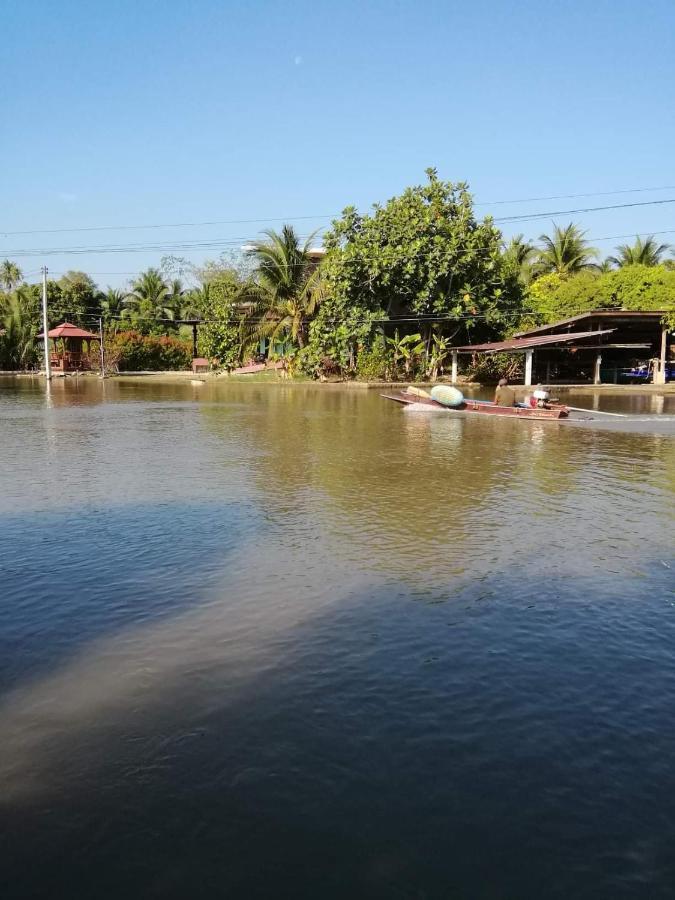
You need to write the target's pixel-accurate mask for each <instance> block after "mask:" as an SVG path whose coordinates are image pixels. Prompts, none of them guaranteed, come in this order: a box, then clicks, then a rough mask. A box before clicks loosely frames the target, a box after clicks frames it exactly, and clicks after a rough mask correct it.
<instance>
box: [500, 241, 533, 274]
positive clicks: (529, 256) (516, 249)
mask: <svg viewBox="0 0 675 900" xmlns="http://www.w3.org/2000/svg"><path fill="white" fill-rule="evenodd" d="M536 254H537V250H536V248H535V247H534V246H533V245H532V244H531V243H530V242H529V241H526V240H525V239H524V238H523V235H522V234H517V235H515V236H514V237H512V238H511V240H510V241H509V243H508V244H507V245H506V249H505V250H504V255H503V267H504V273H505V274H508V275H509V276H511V277H512V278H515V279H516V280H517V281H518V282H519V283H520V284H521V285H528V284H529V283H530V281H531V280H532V276H533V260H534V258H535V257H536Z"/></svg>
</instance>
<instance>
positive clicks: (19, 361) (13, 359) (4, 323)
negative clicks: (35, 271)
mask: <svg viewBox="0 0 675 900" xmlns="http://www.w3.org/2000/svg"><path fill="white" fill-rule="evenodd" d="M23 288H25V285H24V286H23ZM23 288H19V289H18V290H16V291H14V292H13V293H11V294H7V295H6V296H5V297H3V298H2V301H0V329H1V330H2V331H3V332H4V334H2V337H1V338H0V358H2V364H3V365H4V366H7V367H8V368H11V369H23V368H25V367H26V366H27V364H28V363H30V362H31V361H32V360H33V359H34V357H35V353H36V347H35V336H36V334H37V330H38V329H37V326H36V324H35V319H34V317H31V316H30V314H29V309H30V302H31V299H32V298H31V297H30V296H28V294H27V292H25V291H24V289H23Z"/></svg>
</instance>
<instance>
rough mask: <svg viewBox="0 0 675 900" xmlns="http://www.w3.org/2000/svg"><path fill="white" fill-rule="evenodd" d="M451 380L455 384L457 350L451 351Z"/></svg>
mask: <svg viewBox="0 0 675 900" xmlns="http://www.w3.org/2000/svg"><path fill="white" fill-rule="evenodd" d="M450 378H451V381H452V383H453V384H457V351H456V350H453V351H452V371H451V377H450Z"/></svg>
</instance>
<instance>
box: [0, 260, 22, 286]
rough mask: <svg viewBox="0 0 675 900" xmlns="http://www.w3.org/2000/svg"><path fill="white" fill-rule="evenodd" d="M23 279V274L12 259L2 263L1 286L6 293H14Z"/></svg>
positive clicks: (0, 265) (0, 267) (0, 268)
mask: <svg viewBox="0 0 675 900" xmlns="http://www.w3.org/2000/svg"><path fill="white" fill-rule="evenodd" d="M22 278H23V272H22V271H21V269H20V268H19V267H18V266H17V264H16V263H13V262H12V261H11V259H5V260H3V261H2V262H1V263H0V284H2V286H3V287H4V288H5V290H6V291H10V292H11V291H13V290H14V288H15V287H16V286H17V285H18V284H19V283H20V282H21V280H22Z"/></svg>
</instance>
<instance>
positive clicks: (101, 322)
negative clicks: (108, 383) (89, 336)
mask: <svg viewBox="0 0 675 900" xmlns="http://www.w3.org/2000/svg"><path fill="white" fill-rule="evenodd" d="M98 337H99V347H100V350H101V378H105V350H104V349H103V319H101V318H99V320H98Z"/></svg>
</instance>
